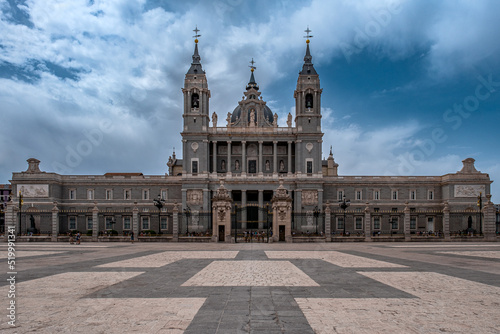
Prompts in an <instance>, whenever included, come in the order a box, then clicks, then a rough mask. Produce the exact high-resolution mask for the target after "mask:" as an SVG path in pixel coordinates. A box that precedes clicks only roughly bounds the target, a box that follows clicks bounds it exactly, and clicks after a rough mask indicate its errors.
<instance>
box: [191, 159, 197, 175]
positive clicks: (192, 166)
mask: <svg viewBox="0 0 500 334" xmlns="http://www.w3.org/2000/svg"><path fill="white" fill-rule="evenodd" d="M191 170H192V173H193V174H198V161H196V160H193V161H191Z"/></svg>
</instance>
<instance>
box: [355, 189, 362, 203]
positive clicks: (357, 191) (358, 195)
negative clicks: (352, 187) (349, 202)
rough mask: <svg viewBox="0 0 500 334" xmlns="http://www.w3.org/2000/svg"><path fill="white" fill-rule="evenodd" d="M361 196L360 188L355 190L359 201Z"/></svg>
mask: <svg viewBox="0 0 500 334" xmlns="http://www.w3.org/2000/svg"><path fill="white" fill-rule="evenodd" d="M361 199H362V198H361V190H356V200H358V201H360V200H361Z"/></svg>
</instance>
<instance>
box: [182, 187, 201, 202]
mask: <svg viewBox="0 0 500 334" xmlns="http://www.w3.org/2000/svg"><path fill="white" fill-rule="evenodd" d="M186 195H187V202H188V203H189V204H191V205H201V204H202V203H203V191H202V190H198V189H189V190H188V191H187V194H186Z"/></svg>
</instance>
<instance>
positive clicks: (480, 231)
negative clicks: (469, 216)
mask: <svg viewBox="0 0 500 334" xmlns="http://www.w3.org/2000/svg"><path fill="white" fill-rule="evenodd" d="M477 206H478V207H479V235H481V234H482V233H483V212H482V211H483V198H482V193H481V192H480V193H479V196H477Z"/></svg>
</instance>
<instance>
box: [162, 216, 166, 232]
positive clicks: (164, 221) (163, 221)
mask: <svg viewBox="0 0 500 334" xmlns="http://www.w3.org/2000/svg"><path fill="white" fill-rule="evenodd" d="M161 229H162V230H166V229H167V217H161Z"/></svg>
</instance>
